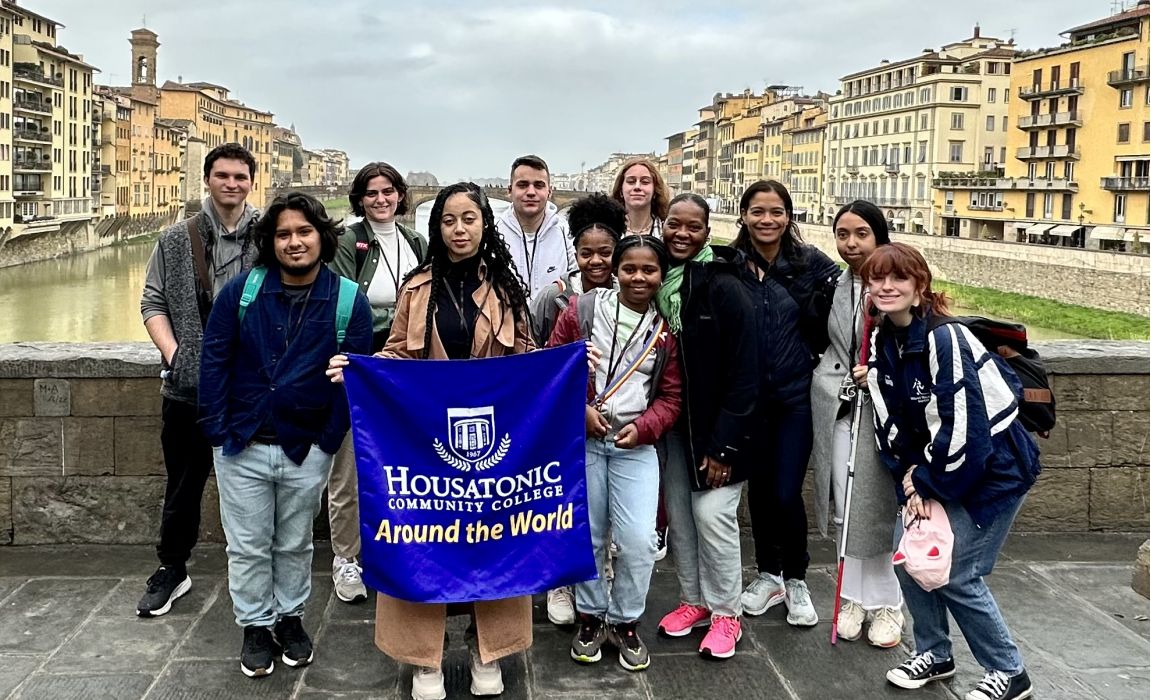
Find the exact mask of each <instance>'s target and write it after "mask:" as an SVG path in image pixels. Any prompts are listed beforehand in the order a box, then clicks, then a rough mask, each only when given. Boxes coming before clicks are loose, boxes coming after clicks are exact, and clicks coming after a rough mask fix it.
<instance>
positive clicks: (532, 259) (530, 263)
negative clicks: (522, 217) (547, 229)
mask: <svg viewBox="0 0 1151 700" xmlns="http://www.w3.org/2000/svg"><path fill="white" fill-rule="evenodd" d="M547 216H548V215H547V212H546V211H545V212H544V216H543V218H542V219H540V225H539V226H537V227H536V232H535V233H534V234H533V235H532V251H531V253H528V233H527V231H525V230H524V225H523V224H522V223H520V221H519V219H516V223H517V224H519V227H520V235H521V236H523V237H524V262H525V263H527V268H528V278H527V283H528V286H529V287H531V284H532V267H534V266H535V263H536V248H537V247H538V246H539V244H540V234H542V233H543V232H544V223H546V222H547Z"/></svg>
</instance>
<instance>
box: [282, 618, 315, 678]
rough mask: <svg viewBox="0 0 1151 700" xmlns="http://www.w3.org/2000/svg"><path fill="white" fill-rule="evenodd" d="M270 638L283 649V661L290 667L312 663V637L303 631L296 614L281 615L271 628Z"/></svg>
mask: <svg viewBox="0 0 1151 700" xmlns="http://www.w3.org/2000/svg"><path fill="white" fill-rule="evenodd" d="M272 639H274V640H275V642H276V644H279V645H280V648H281V649H283V650H284V654H283V656H281V657H280V658H281V659H283V661H284V663H286V664H288V665H289V666H291V667H293V668H294V667H296V666H307V665H308V664H310V663H312V638H311V637H309V636H308V633H307V632H305V631H304V625H303V623H301V622H300V618H299V617H296V616H291V617H281V618H280V619H279V620H277V621H276V626H275V627H273V628H272Z"/></svg>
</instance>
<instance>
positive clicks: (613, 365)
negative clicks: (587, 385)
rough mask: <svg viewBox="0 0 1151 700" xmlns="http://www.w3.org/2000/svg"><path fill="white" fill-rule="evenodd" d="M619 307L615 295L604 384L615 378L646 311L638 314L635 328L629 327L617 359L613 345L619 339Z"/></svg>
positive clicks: (645, 316)
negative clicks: (613, 322)
mask: <svg viewBox="0 0 1151 700" xmlns="http://www.w3.org/2000/svg"><path fill="white" fill-rule="evenodd" d="M619 309H620V301H619V297H618V296H617V297H616V300H615V324H614V325H613V326H612V331H611V350H610V351H609V352H608V356H607V379H605V380H604V384H605V385H607V384H611V381H612V379H615V373H616V371H617V370H618V369H619V366H620V365H621V364H623V358H624V355H626V354H627V349H628V348H629V347H631V344H632V343H633V342H635V336H636V334H637V333H639V329H640V326H642V325H643V321H644V319H645V318H647V312H644V314H643V315H642V316H640V319H639V321H637V322H636V324H635V328H632V329H631V334H630V335H628V337H627V340H625V341H624V343H623V347H622V348H621V349H620V352H619V359H618V360H617V359H616V357H615V346H616V342H617V341H618V340H619Z"/></svg>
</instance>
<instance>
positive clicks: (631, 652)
mask: <svg viewBox="0 0 1151 700" xmlns="http://www.w3.org/2000/svg"><path fill="white" fill-rule="evenodd" d="M638 625H639V621H636V622H621V623H619V624H616V625H612V626H611V627H610V628H609V629H608V641H609V642H611V643H612V644H613V645H614V646H615V647H616V648H617V649H619V665H620V666H623V667H624V668H626V669H627V670H629V671H642V670H644V669H645V668H647V667H648V666H649V665H651V656H650V655H649V654H648V653H647V645H646V644H644V643H643V640H642V639H640V638H639V633H638V632H637V631H636V626H638Z"/></svg>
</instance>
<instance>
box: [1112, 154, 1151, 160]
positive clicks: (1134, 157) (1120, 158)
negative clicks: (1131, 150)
mask: <svg viewBox="0 0 1151 700" xmlns="http://www.w3.org/2000/svg"><path fill="white" fill-rule="evenodd" d="M1147 158H1148V156H1146V155H1133V156H1115V160H1117V161H1119V162H1123V161H1133V160H1147Z"/></svg>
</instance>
